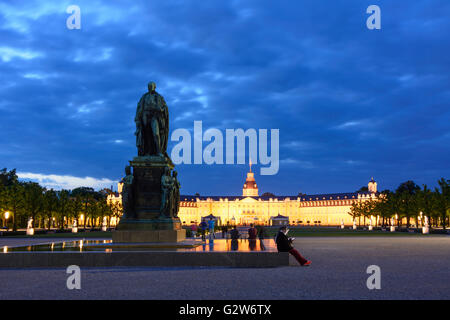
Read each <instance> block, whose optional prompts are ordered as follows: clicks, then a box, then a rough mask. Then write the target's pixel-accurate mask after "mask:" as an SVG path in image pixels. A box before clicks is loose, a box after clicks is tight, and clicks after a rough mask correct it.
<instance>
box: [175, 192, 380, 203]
mask: <svg viewBox="0 0 450 320" xmlns="http://www.w3.org/2000/svg"><path fill="white" fill-rule="evenodd" d="M358 194H361V195H370V194H371V193H370V192H346V193H324V194H311V195H299V196H275V197H273V196H258V197H256V196H254V197H252V196H192V195H181V196H180V201H196V199H197V198H198V199H199V200H200V201H206V200H207V199H211V200H213V201H220V200H221V199H222V200H225V199H228V201H235V200H242V199H245V198H253V199H255V200H258V199H261V200H263V201H269V200H270V199H272V200H275V199H276V200H278V201H284V200H285V199H286V198H288V199H289V200H293V201H296V200H297V198H300V201H323V200H345V199H357V198H358Z"/></svg>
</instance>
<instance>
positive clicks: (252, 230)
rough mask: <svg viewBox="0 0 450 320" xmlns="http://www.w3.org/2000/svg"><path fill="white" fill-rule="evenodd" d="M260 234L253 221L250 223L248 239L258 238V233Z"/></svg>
mask: <svg viewBox="0 0 450 320" xmlns="http://www.w3.org/2000/svg"><path fill="white" fill-rule="evenodd" d="M257 234H258V231H257V230H256V228H255V227H254V226H253V223H251V224H250V229H248V239H249V240H256V235H257Z"/></svg>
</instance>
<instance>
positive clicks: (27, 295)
mask: <svg viewBox="0 0 450 320" xmlns="http://www.w3.org/2000/svg"><path fill="white" fill-rule="evenodd" d="M35 240H36V241H34V242H45V240H44V239H35ZM20 241H24V240H21V239H0V246H3V245H12V242H16V243H19V242H20ZM26 241H29V240H26ZM6 242H8V243H6ZM295 245H296V247H297V248H298V249H299V250H300V251H301V252H302V253H303V254H304V255H305V256H306V257H307V258H309V259H311V260H312V261H313V265H312V266H311V267H309V268H302V267H282V268H271V269H233V268H85V269H82V277H81V279H82V280H81V290H68V289H67V288H66V279H67V274H66V273H65V269H2V270H0V299H257V300H261V299H450V267H449V266H450V237H448V236H442V237H426V238H423V237H417V238H392V237H389V238H388V237H386V238H364V237H358V238H354V237H352V238H345V237H339V238H330V237H327V238H301V239H299V240H296V243H295ZM372 264H375V265H378V266H379V267H380V268H381V290H368V289H367V287H366V280H367V277H368V276H369V275H368V274H366V268H367V267H368V266H369V265H372Z"/></svg>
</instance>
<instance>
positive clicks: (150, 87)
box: [148, 81, 156, 93]
mask: <svg viewBox="0 0 450 320" xmlns="http://www.w3.org/2000/svg"><path fill="white" fill-rule="evenodd" d="M155 90H156V83H154V82H153V81H150V82H149V83H148V92H151V93H153V92H155Z"/></svg>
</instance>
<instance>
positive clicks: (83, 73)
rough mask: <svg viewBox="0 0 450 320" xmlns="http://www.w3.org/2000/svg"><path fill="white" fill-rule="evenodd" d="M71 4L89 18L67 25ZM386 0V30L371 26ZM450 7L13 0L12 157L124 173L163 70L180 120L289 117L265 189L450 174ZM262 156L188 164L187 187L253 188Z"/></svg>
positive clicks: (53, 174) (183, 176) (1, 70)
mask: <svg viewBox="0 0 450 320" xmlns="http://www.w3.org/2000/svg"><path fill="white" fill-rule="evenodd" d="M71 4H75V5H78V6H79V7H80V9H81V30H69V29H67V27H66V19H67V18H68V16H69V14H67V13H66V8H67V7H68V6H69V5H71ZM371 4H376V5H378V6H380V8H381V23H382V28H381V30H368V29H367V27H366V19H367V17H368V16H369V15H368V14H367V13H366V8H367V7H368V6H369V5H371ZM449 18H450V1H448V0H441V1H439V0H416V1H406V0H397V1H392V0H389V1H388V0H370V1H365V0H321V1H312V0H311V1H309V0H308V1H304V0H302V1H274V0H271V1H267V0H245V1H244V0H241V1H236V0H230V1H224V0H221V1H216V0H208V1H199V0H196V1H192V0H180V1H170V0H164V1H163V0H158V1H119V0H117V1H98V0H89V1H85V0H73V1H70V2H66V1H33V0H14V1H12V0H7V1H4V0H3V1H2V2H1V3H0V39H1V42H0V130H1V133H0V167H7V168H8V169H12V168H17V171H18V172H19V173H20V175H21V177H22V178H24V179H33V180H35V181H40V182H41V183H42V184H44V185H48V186H50V187H57V188H61V187H64V188H69V187H75V186H79V185H89V186H94V187H96V188H100V187H104V186H110V185H111V184H115V183H116V182H117V181H118V180H119V179H120V178H121V176H122V175H123V168H124V166H125V165H126V164H127V162H128V160H130V159H132V157H134V156H135V155H136V148H135V137H134V114H135V110H136V104H137V101H138V100H139V98H140V97H141V95H142V94H143V93H144V92H145V91H146V84H147V83H148V81H150V80H153V81H155V82H156V83H157V91H158V92H159V93H161V94H162V95H163V96H164V97H165V99H166V101H167V104H168V106H169V110H170V129H171V132H172V131H173V130H174V129H176V128H186V129H188V130H192V128H193V122H194V120H201V121H203V128H204V130H206V129H207V128H218V129H220V130H222V131H223V132H225V129H227V128H229V129H234V128H243V129H248V128H255V129H261V128H267V129H271V128H278V129H280V170H279V172H278V174H276V175H274V176H260V175H259V174H258V173H259V168H258V166H255V171H256V173H257V174H256V181H257V183H258V185H259V187H260V193H262V192H272V193H275V194H276V195H294V194H297V193H298V192H300V191H301V192H304V193H327V192H350V191H355V190H356V189H359V188H360V187H361V186H363V185H367V182H368V181H369V179H370V178H371V177H372V176H373V177H374V178H375V180H377V182H378V184H379V188H380V189H386V188H390V189H392V188H395V187H397V186H398V184H399V183H401V182H403V181H405V180H409V179H412V180H414V181H415V182H416V183H418V184H428V185H430V186H435V185H436V180H438V179H439V178H441V177H445V178H450V147H449V145H450V128H449V122H450V108H449V101H450V79H449V77H450V54H449V53H450V41H449V40H450V38H449V35H450V19H449ZM173 145H174V143H171V145H170V146H169V152H170V150H171V149H172V146H173ZM247 168H248V167H247V166H246V165H211V166H208V165H179V166H177V170H178V171H179V179H180V182H181V185H182V190H181V192H182V193H183V194H193V193H195V192H199V193H200V194H202V195H221V194H223V195H239V194H240V193H241V188H242V184H243V182H244V179H245V173H246V172H247Z"/></svg>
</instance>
